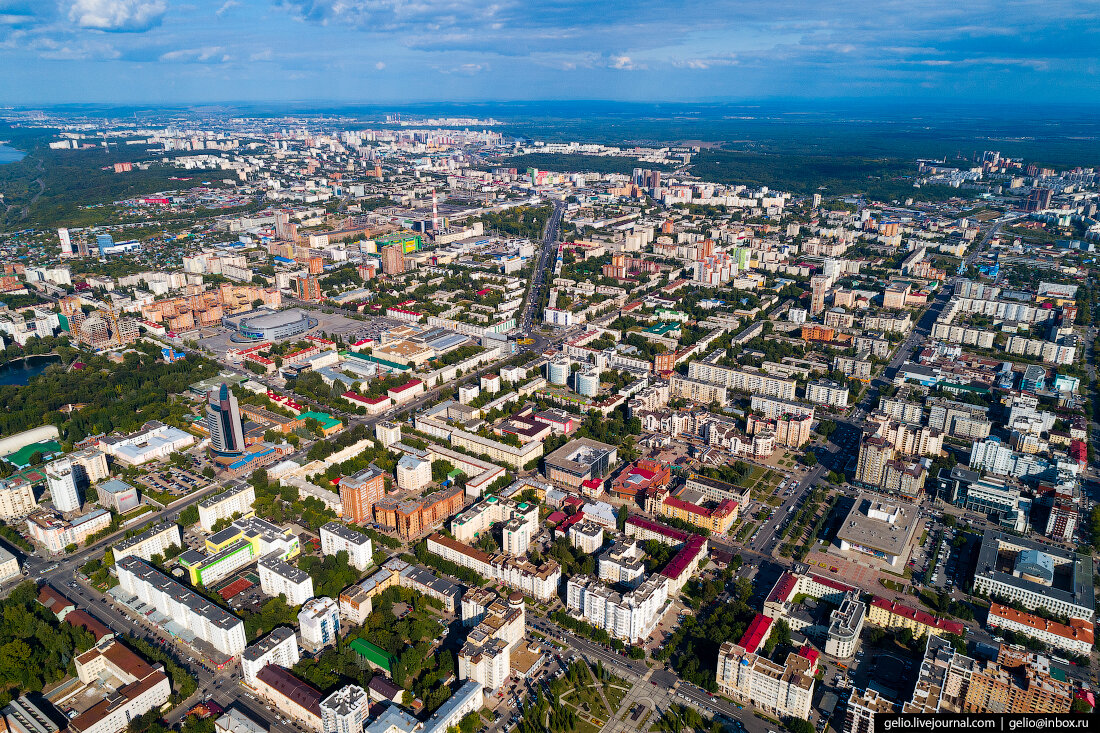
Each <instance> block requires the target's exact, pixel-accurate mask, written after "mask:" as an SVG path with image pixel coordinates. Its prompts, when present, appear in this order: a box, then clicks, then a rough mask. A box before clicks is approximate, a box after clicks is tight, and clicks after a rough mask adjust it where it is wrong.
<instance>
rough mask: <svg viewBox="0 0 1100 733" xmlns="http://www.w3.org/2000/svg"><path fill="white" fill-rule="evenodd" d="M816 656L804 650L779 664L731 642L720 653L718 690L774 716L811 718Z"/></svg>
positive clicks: (723, 645) (717, 678)
mask: <svg viewBox="0 0 1100 733" xmlns="http://www.w3.org/2000/svg"><path fill="white" fill-rule="evenodd" d="M816 656H817V654H816V652H814V651H813V650H811V649H809V648H808V647H802V648H801V649H799V651H798V652H791V653H790V654H788V655H787V659H786V661H785V663H784V664H776V663H775V662H772V661H771V660H769V659H767V658H765V657H762V656H759V655H757V654H755V653H752V652H748V651H747V650H746V649H745V648H744V647H742V646H740V645H738V644H734V643H733V642H731V641H727V642H725V643H723V644H722V646H721V647H720V648H719V650H718V670H717V674H716V681H717V683H718V689H719V690H721V691H722V693H723V694H725V695H729V696H730V697H732V698H734V699H735V700H738V701H740V702H744V703H746V704H750V705H754V706H755V707H757V708H759V709H761V710H763V711H764V712H766V713H770V714H772V715H777V716H780V717H786V716H792V717H796V718H802V719H806V718H809V715H810V703H811V701H812V699H813V687H814V674H815V673H816V672H817V659H816Z"/></svg>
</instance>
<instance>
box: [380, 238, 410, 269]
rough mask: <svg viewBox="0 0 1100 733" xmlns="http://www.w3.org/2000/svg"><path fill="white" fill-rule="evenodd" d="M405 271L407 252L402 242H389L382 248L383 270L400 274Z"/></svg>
mask: <svg viewBox="0 0 1100 733" xmlns="http://www.w3.org/2000/svg"><path fill="white" fill-rule="evenodd" d="M404 271H405V253H404V252H403V251H402V247H401V245H400V244H387V245H386V246H385V247H383V248H382V272H383V273H385V274H386V275H400V274H401V273H402V272H404Z"/></svg>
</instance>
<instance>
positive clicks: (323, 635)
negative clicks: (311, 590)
mask: <svg viewBox="0 0 1100 733" xmlns="http://www.w3.org/2000/svg"><path fill="white" fill-rule="evenodd" d="M298 633H299V634H300V635H301V637H302V646H304V647H305V648H306V649H308V650H310V652H316V651H318V650H320V649H324V648H325V647H327V646H331V645H333V644H335V643H336V637H337V635H338V634H339V633H340V607H339V605H337V603H336V601H334V600H332V599H331V598H326V597H324V596H322V597H320V598H311V599H310V600H308V601H306V602H305V603H304V604H302V610H301V611H299V612H298Z"/></svg>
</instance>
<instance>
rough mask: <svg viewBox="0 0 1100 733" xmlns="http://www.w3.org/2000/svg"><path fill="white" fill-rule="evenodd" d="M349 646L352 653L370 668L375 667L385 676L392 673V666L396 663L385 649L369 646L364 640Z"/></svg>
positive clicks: (356, 641)
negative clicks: (364, 661) (384, 673)
mask: <svg viewBox="0 0 1100 733" xmlns="http://www.w3.org/2000/svg"><path fill="white" fill-rule="evenodd" d="M349 646H350V647H351V650H352V651H353V652H355V653H356V654H358V655H359V656H361V657H362V658H363V659H365V660H367V663H368V664H370V665H371V666H372V667H376V668H378V669H380V670H382V671H383V672H386V673H387V674H389V673H390V672H392V668H393V664H394V662H396V661H397V660H396V659H395V658H394V656H393V655H392V654H390V653H389V652H387V651H386V650H385V649H383V648H382V647H380V646H378V645H376V644H371V643H370V642H369V641H367V640H365V639H356V640H355V641H353V642H352V643H351V644H350V645H349Z"/></svg>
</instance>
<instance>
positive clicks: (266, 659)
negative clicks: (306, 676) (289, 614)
mask: <svg viewBox="0 0 1100 733" xmlns="http://www.w3.org/2000/svg"><path fill="white" fill-rule="evenodd" d="M299 658H300V656H299V654H298V639H297V637H295V635H294V631H293V630H292V629H289V628H287V627H286V626H280V627H278V628H276V629H273V630H272V632H271V633H270V634H268V635H267V636H265V637H264V638H262V639H260V640H259V641H257V642H256V643H255V644H253V645H251V646H249V647H248V648H247V649H245V650H244V652H243V653H242V654H241V673H242V676H243V677H244V681H245V684H247V685H249V686H250V687H255V686H256V675H257V674H259V673H260V670H261V669H263V668H264V667H266V666H267V665H269V664H274V665H275V666H277V667H283V668H284V669H290V668H291V667H293V666H294V665H295V664H297V663H298V660H299Z"/></svg>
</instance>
